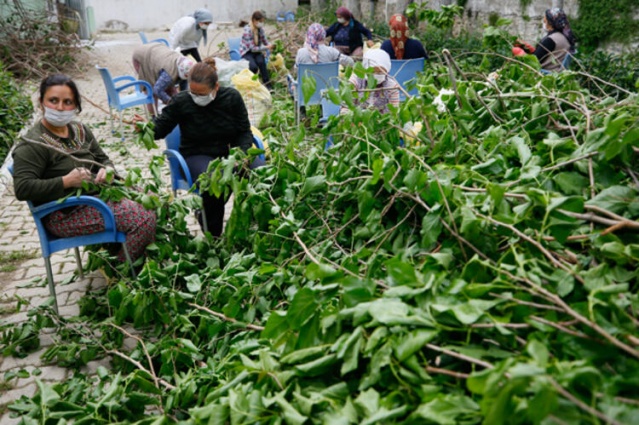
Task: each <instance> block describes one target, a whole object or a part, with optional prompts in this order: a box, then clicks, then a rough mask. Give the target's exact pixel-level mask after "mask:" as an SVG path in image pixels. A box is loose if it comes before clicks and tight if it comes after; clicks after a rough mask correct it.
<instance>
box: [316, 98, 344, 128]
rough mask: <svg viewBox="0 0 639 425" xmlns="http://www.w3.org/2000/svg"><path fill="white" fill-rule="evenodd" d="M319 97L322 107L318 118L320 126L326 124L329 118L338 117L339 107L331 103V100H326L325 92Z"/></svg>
mask: <svg viewBox="0 0 639 425" xmlns="http://www.w3.org/2000/svg"><path fill="white" fill-rule="evenodd" d="M320 96H321V105H322V117H321V118H320V120H319V122H320V124H326V123H327V122H328V119H329V118H330V117H333V116H337V115H339V111H340V109H341V106H340V105H336V104H334V103H333V102H331V100H330V99H329V98H328V91H327V90H322V92H321V93H320Z"/></svg>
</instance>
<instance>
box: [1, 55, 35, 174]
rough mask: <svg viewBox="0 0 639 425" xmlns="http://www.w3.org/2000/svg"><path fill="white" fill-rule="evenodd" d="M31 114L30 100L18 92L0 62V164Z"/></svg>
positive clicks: (13, 81) (11, 76)
mask: <svg viewBox="0 0 639 425" xmlns="http://www.w3.org/2000/svg"><path fill="white" fill-rule="evenodd" d="M32 112H33V105H32V104H31V100H30V99H29V97H28V96H26V95H25V94H24V93H22V92H21V91H20V90H19V88H18V86H17V84H16V82H15V80H14V78H13V75H12V74H11V73H9V72H7V71H5V70H4V64H3V63H2V62H1V61H0V163H3V162H4V158H5V157H6V155H7V152H8V151H9V149H10V148H11V146H12V145H13V143H14V141H15V140H16V136H17V134H18V132H19V131H20V130H21V129H22V128H23V127H24V120H25V117H30V116H31V113H32Z"/></svg>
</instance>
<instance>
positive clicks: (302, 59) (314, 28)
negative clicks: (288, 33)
mask: <svg viewBox="0 0 639 425" xmlns="http://www.w3.org/2000/svg"><path fill="white" fill-rule="evenodd" d="M325 39H326V31H325V30H324V27H323V26H322V24H318V23H317V22H315V23H313V24H311V26H309V27H308V30H307V31H306V41H305V42H304V47H302V48H301V49H299V50H298V51H297V56H296V57H295V68H294V70H295V74H297V66H298V65H299V64H304V65H310V64H314V63H326V62H337V61H339V63H340V65H342V66H353V63H354V62H353V59H351V58H350V57H349V56H347V55H343V54H341V53H340V52H339V50H337V49H335V48H333V47H330V46H327V45H325V44H324V40H325Z"/></svg>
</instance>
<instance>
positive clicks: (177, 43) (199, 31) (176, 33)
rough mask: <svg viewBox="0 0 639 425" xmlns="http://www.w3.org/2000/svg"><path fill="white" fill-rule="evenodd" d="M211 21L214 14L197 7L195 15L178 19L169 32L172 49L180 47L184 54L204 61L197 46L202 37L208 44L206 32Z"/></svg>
mask: <svg viewBox="0 0 639 425" xmlns="http://www.w3.org/2000/svg"><path fill="white" fill-rule="evenodd" d="M211 22H213V14H212V13H211V12H209V11H208V10H207V9H197V10H196V11H195V12H193V15H189V16H184V17H182V18H180V19H178V20H177V21H176V22H175V24H173V26H172V27H171V32H170V33H169V45H170V46H171V49H173V50H175V49H177V48H179V49H180V52H181V53H182V54H183V55H184V56H188V55H191V56H193V59H195V60H196V61H198V62H202V58H201V57H200V52H198V50H197V47H198V46H199V45H200V41H201V40H202V39H204V45H205V46H206V43H207V38H206V32H207V30H208V28H209V25H211Z"/></svg>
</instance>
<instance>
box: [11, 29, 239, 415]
mask: <svg viewBox="0 0 639 425" xmlns="http://www.w3.org/2000/svg"><path fill="white" fill-rule="evenodd" d="M240 34H241V29H239V28H232V29H222V30H219V31H212V32H211V33H210V34H209V43H208V45H207V47H201V48H200V54H201V55H202V56H203V57H205V56H207V55H208V54H213V53H215V52H217V51H218V45H219V43H221V42H223V41H225V40H226V38H227V37H231V36H239V35H240ZM147 36H148V38H149V39H155V38H160V37H163V38H166V37H167V36H168V33H167V32H150V33H148V34H147ZM140 43H141V41H140V38H139V36H138V34H137V33H111V34H101V35H99V36H98V38H97V41H96V43H95V45H94V46H93V47H92V48H91V50H90V51H89V52H88V53H87V56H88V58H89V59H88V64H89V65H90V66H88V67H87V69H86V72H85V73H83V74H82V75H74V76H73V77H74V79H75V81H76V83H77V84H78V87H79V90H80V93H81V94H82V95H83V96H84V99H85V100H83V104H82V106H83V111H82V113H81V114H80V115H79V118H80V119H81V121H83V122H84V123H86V124H88V125H89V126H90V127H91V128H92V131H93V132H94V134H95V135H96V137H97V139H98V140H100V141H101V144H102V147H103V148H104V150H105V151H106V152H107V154H108V155H109V156H110V158H111V159H112V160H113V162H114V163H115V164H116V169H117V170H118V172H120V173H123V174H125V173H126V170H128V169H131V168H133V167H139V168H141V169H142V170H146V169H147V168H148V163H149V161H150V160H151V156H152V154H151V153H150V152H148V151H146V150H144V149H140V148H138V147H137V146H134V145H133V143H130V144H128V145H127V150H128V154H126V155H122V154H121V149H120V143H119V142H120V137H119V136H118V135H112V134H111V131H110V125H109V119H108V114H107V113H105V110H107V111H108V104H107V98H106V91H105V89H104V84H103V82H102V79H101V77H100V75H99V74H98V72H97V70H95V69H94V68H93V66H94V65H97V64H99V65H100V66H106V67H107V68H109V70H110V71H111V75H113V76H114V77H115V76H118V75H123V74H128V75H135V73H134V71H133V66H132V64H131V54H132V52H133V49H134V48H135V47H136V46H138V45H140ZM34 90H37V88H34ZM31 94H32V97H33V98H34V99H35V98H36V97H37V93H36V91H34V92H33V93H31ZM131 111H132V110H127V111H126V112H125V114H126V115H127V116H130V115H131V113H132V112H131ZM138 113H140V114H143V112H142V109H139V110H138ZM117 124H118V123H117V120H116V122H115V125H116V127H117ZM124 133H125V137H126V138H127V140H131V138H132V137H133V131H132V128H131V127H130V126H125V130H124ZM125 143H126V141H125ZM159 153H160V150H158V152H157V153H153V154H159ZM165 171H166V172H165V180H166V183H167V190H169V189H170V179H169V173H168V166H167V168H166V170H165ZM231 202H232V201H231ZM231 202H229V204H227V211H226V213H227V218H228V214H229V213H230V205H231ZM190 229H191V231H192V232H193V233H196V232H199V227H198V226H197V224H196V223H195V220H194V219H192V218H191V221H190ZM83 259H84V260H85V261H86V256H85V255H83ZM51 263H52V266H53V274H54V277H55V281H56V282H57V296H58V303H59V307H60V315H61V316H63V317H73V316H76V315H78V313H79V308H78V303H77V301H78V300H79V299H80V298H81V297H82V296H83V295H85V294H86V292H87V291H88V290H92V289H93V290H94V289H96V288H100V287H101V286H104V285H105V280H104V278H103V277H102V275H101V274H99V273H91V274H88V275H85V276H84V278H83V279H80V278H78V277H76V278H75V279H73V276H74V272H75V270H76V265H75V259H74V255H73V250H69V251H63V252H60V253H56V254H53V255H52V256H51ZM65 281H70V282H71V283H69V284H61V283H62V282H65ZM18 297H19V298H20V299H22V300H24V301H26V302H28V303H29V305H30V306H38V305H40V304H42V303H43V302H45V301H47V300H48V297H49V292H48V288H47V285H46V272H45V268H44V261H43V259H42V257H41V254H40V242H39V239H38V235H37V231H36V228H35V224H34V222H33V219H32V217H31V214H30V213H29V210H28V208H27V205H26V203H25V202H21V201H18V200H16V199H15V197H14V195H13V186H12V181H11V178H10V176H9V175H8V173H7V171H6V164H5V165H3V167H2V169H1V170H0V324H7V323H20V322H23V321H25V320H26V319H27V311H28V310H29V307H26V306H22V307H20V308H19V309H18V308H17V306H18V303H19V302H18ZM53 337H54V335H51V334H46V333H44V334H43V335H41V336H40V344H41V348H40V349H39V350H38V351H36V352H34V353H31V354H30V355H28V356H27V357H25V358H22V359H20V358H15V357H2V355H1V353H0V425H10V424H17V423H18V422H19V418H10V416H9V412H8V411H7V409H6V406H7V405H8V404H9V403H11V402H12V401H14V400H17V399H18V398H20V397H21V396H23V395H25V396H27V397H31V396H33V395H34V394H35V392H36V388H37V387H36V383H35V379H36V377H34V376H31V377H29V378H25V379H17V380H16V379H11V380H8V381H5V378H4V376H5V374H6V373H7V372H18V371H20V370H26V371H27V372H29V373H32V372H34V371H37V370H39V371H40V372H41V373H40V374H39V375H38V376H37V378H38V379H41V380H42V381H48V382H58V381H61V380H65V379H67V378H68V377H70V376H71V374H72V372H70V371H69V370H67V369H65V368H62V367H58V366H55V365H48V364H46V363H45V362H44V361H43V360H42V359H40V356H41V355H42V354H43V353H44V352H45V351H46V349H47V348H48V347H50V346H51V344H52V343H53V339H52V338H53ZM99 366H105V367H109V359H103V360H99V361H94V362H91V363H89V364H88V365H87V366H86V367H85V368H83V370H81V372H82V373H85V374H92V373H94V371H95V370H96V369H97V368H98V367H99ZM36 373H37V372H36Z"/></svg>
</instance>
